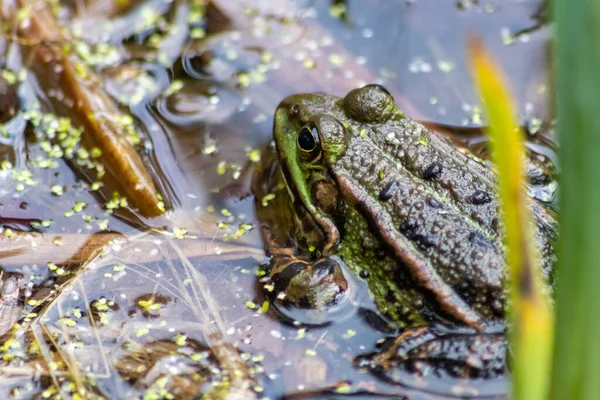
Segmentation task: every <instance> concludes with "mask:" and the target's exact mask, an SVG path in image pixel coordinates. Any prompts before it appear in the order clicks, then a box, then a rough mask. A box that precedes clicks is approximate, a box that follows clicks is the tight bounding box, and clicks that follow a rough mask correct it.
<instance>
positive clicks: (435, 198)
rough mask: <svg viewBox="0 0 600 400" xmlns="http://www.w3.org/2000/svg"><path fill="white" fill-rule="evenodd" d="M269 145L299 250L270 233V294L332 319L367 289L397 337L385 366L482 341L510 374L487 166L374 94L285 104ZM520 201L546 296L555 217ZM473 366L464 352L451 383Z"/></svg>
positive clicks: (382, 93) (383, 94)
mask: <svg viewBox="0 0 600 400" xmlns="http://www.w3.org/2000/svg"><path fill="white" fill-rule="evenodd" d="M273 137H274V143H275V148H276V154H277V158H278V165H279V168H280V170H281V173H282V175H283V178H284V181H285V187H286V190H287V192H288V196H289V199H290V200H289V209H290V212H291V214H292V218H293V222H292V223H291V225H292V229H293V230H294V232H293V236H294V237H295V238H296V242H297V243H298V245H297V246H296V248H295V250H290V249H285V250H282V248H281V246H274V245H272V243H273V242H274V240H273V238H272V237H271V236H270V233H269V232H270V231H269V229H268V227H266V228H265V231H266V232H267V234H266V236H267V237H266V241H267V243H270V245H268V246H267V247H268V248H269V250H270V253H271V254H273V258H272V261H271V266H270V274H269V279H270V285H266V287H268V288H269V290H270V291H271V292H274V294H275V296H276V298H277V299H278V300H280V302H281V303H284V304H285V306H286V307H288V308H296V309H310V310H314V311H315V312H317V313H327V312H328V309H330V308H335V307H336V305H339V304H340V303H344V301H345V298H346V297H347V296H348V294H349V292H350V291H351V288H352V285H351V284H350V283H351V282H352V280H360V281H362V282H366V284H367V285H368V288H369V291H370V293H371V296H372V298H373V300H374V302H375V304H376V305H377V308H378V309H379V311H380V313H381V314H383V315H384V316H385V317H386V318H387V319H388V320H389V321H391V323H393V324H394V325H395V326H397V327H398V329H399V330H400V331H401V334H400V335H399V336H398V337H397V338H395V339H394V340H392V341H391V342H390V344H389V345H387V346H386V349H385V351H382V353H381V354H379V355H378V357H376V358H377V360H376V362H375V364H377V365H376V367H377V368H379V369H381V368H384V369H389V368H388V367H389V364H390V360H395V361H394V362H395V363H396V364H397V363H399V362H406V361H409V358H410V354H412V355H415V357H416V358H419V359H426V358H427V357H426V355H427V354H430V355H432V357H438V359H439V358H440V357H441V358H444V357H446V356H448V354H449V353H448V352H445V353H444V357H442V356H441V355H440V354H441V353H440V348H448V347H452V346H454V347H459V348H464V349H466V350H467V349H471V350H472V349H473V348H474V343H476V344H477V345H478V346H479V347H480V348H482V349H483V348H484V349H486V351H489V349H490V348H493V349H495V350H494V351H495V354H494V356H492V357H490V356H489V354H487V355H486V356H485V357H487V359H488V360H489V359H494V360H495V361H496V362H494V363H492V364H493V369H494V370H495V371H499V370H502V368H500V367H498V365H500V364H502V365H503V364H504V363H505V351H506V346H505V342H506V340H505V335H504V333H503V327H505V319H506V313H505V308H506V304H507V292H506V282H507V279H508V271H507V267H506V258H505V252H506V251H505V248H504V246H503V237H504V231H503V226H502V221H501V216H500V211H499V199H498V196H497V195H496V186H495V185H496V174H495V171H494V169H493V166H491V165H490V164H489V162H487V161H485V160H482V159H480V158H478V157H476V156H474V155H473V154H472V153H470V152H469V151H468V150H467V149H464V148H461V147H458V146H456V145H455V144H453V143H451V142H450V141H449V140H447V139H446V138H443V137H441V136H439V135H438V134H436V133H434V132H432V131H431V130H429V129H428V128H426V127H425V126H424V125H422V124H421V123H419V122H417V121H415V120H413V119H411V118H409V117H408V116H407V115H406V114H405V113H403V112H402V111H401V110H400V109H399V107H398V106H397V105H396V103H395V101H394V98H393V96H392V95H391V94H390V92H389V91H388V90H387V89H385V87H383V86H381V85H378V84H370V85H366V86H364V87H362V88H357V89H354V90H352V91H350V92H349V93H347V94H346V95H345V96H344V97H338V96H333V95H329V94H325V93H306V94H296V95H292V96H289V97H287V98H286V99H284V100H283V101H282V102H281V104H280V105H279V106H278V107H277V109H276V111H275V116H274V128H273ZM526 203H527V206H528V207H529V209H530V210H531V214H532V216H533V218H532V222H531V224H532V228H534V232H535V234H534V237H535V243H536V248H537V251H538V255H539V257H538V258H539V261H540V262H539V266H538V268H539V271H540V272H541V275H542V277H543V278H544V280H545V282H546V283H547V286H548V288H549V290H550V291H551V290H552V287H553V265H554V262H555V256H554V242H555V240H556V237H557V223H556V215H555V213H554V212H553V210H552V209H551V208H549V207H547V206H546V205H545V204H543V203H542V202H540V201H538V200H536V199H535V198H533V197H527V201H526ZM299 249H300V250H301V251H300V250H299ZM298 253H301V254H298ZM439 326H452V327H457V329H459V331H460V332H459V333H458V334H457V333H456V332H457V331H454V332H453V333H449V332H450V331H448V330H444V329H442V330H440V329H439ZM498 327H500V328H498ZM465 329H466V330H465ZM407 337H410V340H406V338H407ZM475 347H477V346H475ZM436 352H437V353H436ZM434 353H436V354H437V356H434V355H433V354H434ZM475 353H477V352H476V351H475ZM478 354H479V355H481V352H480V353H478ZM399 355H400V356H399ZM474 358H475V359H476V358H477V354H471V355H469V356H465V355H464V354H462V355H461V354H456V355H455V357H454V359H453V361H452V363H453V365H454V367H453V368H454V369H455V370H457V368H455V367H456V363H457V362H458V363H459V364H461V366H462V367H461V368H458V370H459V372H458V373H457V374H458V375H461V374H462V375H473V365H472V364H473V359H474ZM481 358H484V356H482V357H481ZM475 364H481V363H475ZM488 364H490V363H488ZM386 365H387V366H386ZM486 373H489V371H487V372H486Z"/></svg>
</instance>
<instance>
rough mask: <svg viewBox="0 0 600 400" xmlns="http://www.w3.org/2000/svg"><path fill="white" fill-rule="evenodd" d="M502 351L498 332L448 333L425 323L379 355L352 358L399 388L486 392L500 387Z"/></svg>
mask: <svg viewBox="0 0 600 400" xmlns="http://www.w3.org/2000/svg"><path fill="white" fill-rule="evenodd" d="M506 352H507V342H506V336H505V335H504V334H503V333H465V332H459V333H448V332H442V331H440V330H437V329H435V328H429V327H427V328H416V329H410V330H407V331H405V332H403V333H402V334H401V335H400V336H398V337H397V338H395V339H393V340H391V341H390V342H387V343H386V344H385V345H384V347H383V348H382V350H381V351H380V352H379V353H377V354H375V355H365V356H361V357H359V358H358V359H357V360H356V362H357V364H358V366H360V367H366V368H367V369H369V370H371V371H372V372H373V373H374V374H376V375H378V376H380V377H382V378H383V379H385V380H387V381H390V382H393V383H397V384H401V385H403V386H409V387H418V388H422V389H424V390H427V391H431V392H436V393H443V394H450V393H451V394H454V395H456V394H459V395H492V394H500V393H504V392H505V391H506V387H505V385H506V384H507V377H508V371H507V365H506V357H507V355H506ZM483 392H485V393H483Z"/></svg>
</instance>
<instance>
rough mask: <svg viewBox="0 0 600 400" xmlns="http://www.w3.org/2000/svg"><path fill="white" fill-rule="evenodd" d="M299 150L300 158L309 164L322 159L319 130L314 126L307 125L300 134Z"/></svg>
mask: <svg viewBox="0 0 600 400" xmlns="http://www.w3.org/2000/svg"><path fill="white" fill-rule="evenodd" d="M298 148H299V149H300V156H301V157H302V159H303V160H305V161H308V162H315V161H317V160H319V159H320V157H321V147H320V145H319V130H318V129H317V127H316V126H315V125H314V124H309V125H305V126H303V127H302V129H300V131H299V132H298Z"/></svg>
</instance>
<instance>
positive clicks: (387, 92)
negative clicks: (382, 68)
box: [365, 83, 393, 98]
mask: <svg viewBox="0 0 600 400" xmlns="http://www.w3.org/2000/svg"><path fill="white" fill-rule="evenodd" d="M365 87H366V88H367V87H368V88H373V89H377V90H379V91H380V92H383V93H385V94H387V95H388V96H390V97H392V98H393V96H392V94H391V93H390V92H389V91H388V90H387V89H386V88H385V87H383V86H381V85H379V84H377V83H371V84H370V85H367V86H365Z"/></svg>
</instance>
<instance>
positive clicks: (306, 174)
mask: <svg viewBox="0 0 600 400" xmlns="http://www.w3.org/2000/svg"><path fill="white" fill-rule="evenodd" d="M401 115H402V114H401V113H400V111H399V110H398V108H397V107H396V105H395V103H394V99H393V98H392V96H391V95H390V94H389V92H388V91H387V90H386V89H385V88H383V87H382V86H380V85H367V86H365V87H363V88H360V89H355V90H352V91H351V92H350V93H348V94H347V95H346V96H345V97H344V98H339V97H335V96H330V95H326V94H323V93H312V94H297V95H293V96H290V97H288V98H286V99H285V100H284V101H283V102H282V103H281V104H280V105H279V107H278V108H277V111H276V113H275V124H274V128H273V135H274V137H275V143H276V145H277V152H278V154H279V160H280V164H281V167H282V169H283V172H284V175H285V179H286V183H287V185H288V188H289V189H290V192H291V195H292V197H293V199H294V202H295V206H296V214H297V216H298V217H299V220H300V221H299V224H298V225H299V227H300V228H301V229H302V230H303V234H304V237H305V238H306V239H307V241H308V242H309V243H310V244H315V245H317V244H318V245H319V246H320V248H321V251H322V253H323V254H325V255H327V254H330V253H331V252H332V249H333V248H334V247H335V246H336V244H337V243H338V242H339V240H340V231H339V229H338V227H337V226H336V217H338V216H340V214H341V213H340V211H341V205H342V204H343V203H340V196H338V188H337V183H336V182H335V179H334V178H333V176H332V174H331V173H330V167H331V165H333V164H334V163H335V162H336V161H337V160H338V159H339V158H340V157H341V156H342V155H343V154H344V152H345V151H346V148H347V146H348V145H349V144H350V142H351V139H352V137H354V136H358V135H364V134H368V130H369V126H370V125H372V124H383V123H385V122H386V121H388V120H389V119H390V118H392V117H393V116H401ZM313 228H317V229H313Z"/></svg>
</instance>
